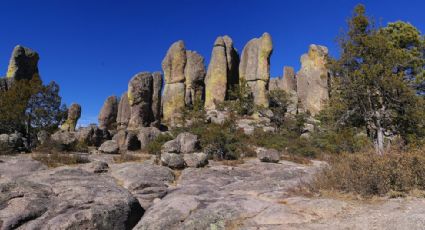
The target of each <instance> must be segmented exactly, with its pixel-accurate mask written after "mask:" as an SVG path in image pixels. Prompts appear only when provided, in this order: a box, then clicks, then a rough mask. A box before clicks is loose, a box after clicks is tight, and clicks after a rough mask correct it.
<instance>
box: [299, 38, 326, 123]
mask: <svg viewBox="0 0 425 230" xmlns="http://www.w3.org/2000/svg"><path fill="white" fill-rule="evenodd" d="M327 55H328V48H326V47H324V46H319V45H310V48H309V51H308V53H307V54H304V55H302V56H301V70H300V71H299V72H298V74H297V94H298V98H299V101H300V103H301V105H300V106H301V108H302V109H304V110H305V111H309V112H310V113H311V115H315V114H317V113H318V112H319V111H320V110H321V109H323V107H324V105H325V103H326V101H327V100H328V99H329V87H328V84H329V71H328V70H327V68H326V58H327Z"/></svg>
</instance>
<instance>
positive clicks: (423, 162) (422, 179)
mask: <svg viewBox="0 0 425 230" xmlns="http://www.w3.org/2000/svg"><path fill="white" fill-rule="evenodd" d="M329 165H330V166H329V167H327V168H325V169H324V170H323V171H322V172H321V173H319V174H318V175H317V176H316V178H315V179H314V180H313V182H312V183H311V184H310V187H311V189H312V190H313V191H315V192H319V191H336V192H342V193H346V194H349V193H353V194H359V195H362V196H385V195H387V196H389V197H401V196H404V194H408V193H409V192H410V191H413V190H425V154H424V150H416V151H410V152H398V151H393V152H390V153H388V154H386V155H384V156H378V155H376V154H374V153H373V152H368V153H358V154H341V155H339V156H335V157H332V158H331V159H330V160H329Z"/></svg>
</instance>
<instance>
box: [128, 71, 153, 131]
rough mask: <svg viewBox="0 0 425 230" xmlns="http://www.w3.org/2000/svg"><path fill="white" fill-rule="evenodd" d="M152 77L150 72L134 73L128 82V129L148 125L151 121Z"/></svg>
mask: <svg viewBox="0 0 425 230" xmlns="http://www.w3.org/2000/svg"><path fill="white" fill-rule="evenodd" d="M152 93H153V78H152V74H151V73H148V72H142V73H138V74H136V75H135V76H134V77H133V78H132V79H131V80H130V82H129V83H128V102H129V104H130V111H131V115H130V121H129V124H128V129H130V130H136V129H139V128H141V127H146V126H149V125H150V124H151V123H152V122H153V121H154V117H153V112H152Z"/></svg>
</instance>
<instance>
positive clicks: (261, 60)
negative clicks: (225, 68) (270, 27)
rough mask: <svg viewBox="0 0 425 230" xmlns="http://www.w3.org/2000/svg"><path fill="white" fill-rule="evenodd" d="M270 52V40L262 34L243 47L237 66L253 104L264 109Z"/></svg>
mask: <svg viewBox="0 0 425 230" xmlns="http://www.w3.org/2000/svg"><path fill="white" fill-rule="evenodd" d="M272 51H273V43H272V38H271V36H270V34H268V33H264V34H263V35H262V36H261V38H254V39H252V40H251V41H249V42H248V43H247V44H246V45H245V47H244V49H243V51H242V56H241V63H240V65H239V77H240V79H244V80H245V81H246V82H247V83H248V86H249V87H250V88H251V91H252V94H253V96H254V103H255V104H256V105H259V106H263V107H265V108H267V107H268V106H269V101H268V97H267V91H268V84H269V81H270V56H271V54H272Z"/></svg>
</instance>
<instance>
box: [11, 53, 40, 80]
mask: <svg viewBox="0 0 425 230" xmlns="http://www.w3.org/2000/svg"><path fill="white" fill-rule="evenodd" d="M38 60H39V56H38V53H37V52H35V51H33V50H31V49H29V48H26V47H23V46H20V45H17V46H16V47H15V48H14V49H13V52H12V57H11V58H10V61H9V67H8V68H7V75H6V77H7V78H12V79H14V80H22V79H27V80H29V79H32V78H33V77H35V76H38Z"/></svg>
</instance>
